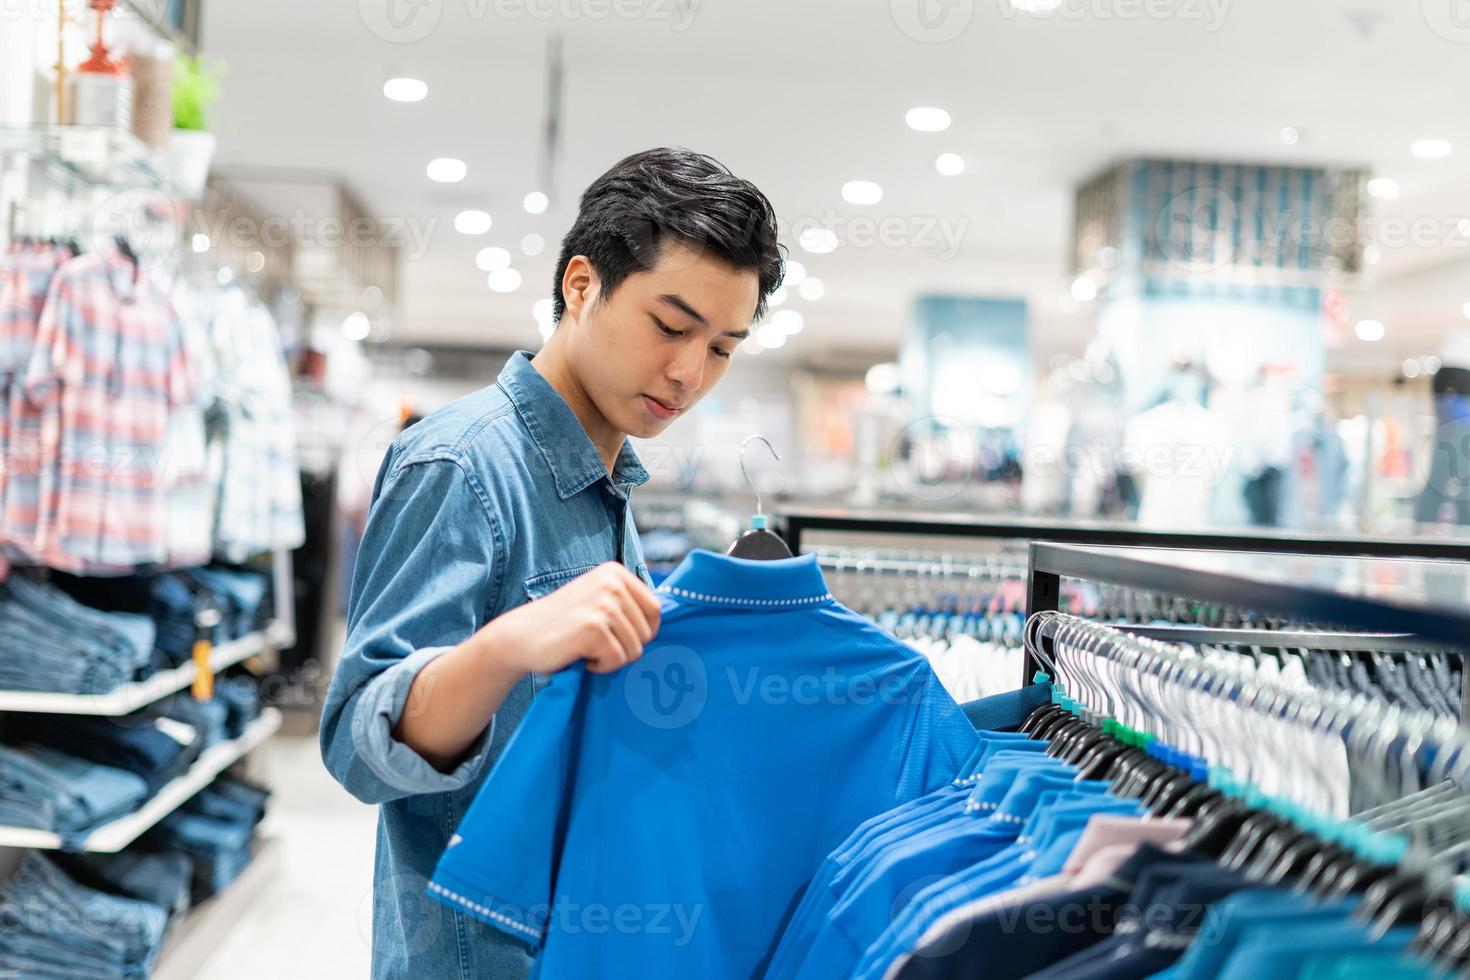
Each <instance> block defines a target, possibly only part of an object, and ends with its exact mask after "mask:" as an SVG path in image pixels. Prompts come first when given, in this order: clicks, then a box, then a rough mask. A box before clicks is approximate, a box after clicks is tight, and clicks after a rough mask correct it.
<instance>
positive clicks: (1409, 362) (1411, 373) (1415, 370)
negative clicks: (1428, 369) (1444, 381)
mask: <svg viewBox="0 0 1470 980" xmlns="http://www.w3.org/2000/svg"><path fill="white" fill-rule="evenodd" d="M1420 370H1422V369H1421V368H1420V366H1419V362H1418V361H1416V360H1414V358H1412V357H1410V358H1407V359H1406V360H1405V361H1404V377H1406V378H1417V377H1419V372H1420Z"/></svg>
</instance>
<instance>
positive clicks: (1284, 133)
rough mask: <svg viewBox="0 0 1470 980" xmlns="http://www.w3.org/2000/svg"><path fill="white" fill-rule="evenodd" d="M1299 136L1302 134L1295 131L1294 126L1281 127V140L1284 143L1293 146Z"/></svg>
mask: <svg viewBox="0 0 1470 980" xmlns="http://www.w3.org/2000/svg"><path fill="white" fill-rule="evenodd" d="M1301 138H1302V134H1301V133H1299V132H1297V130H1296V127H1295V126H1282V127H1281V142H1283V143H1285V144H1286V145H1287V146H1295V145H1296V142H1297V140H1299V139H1301Z"/></svg>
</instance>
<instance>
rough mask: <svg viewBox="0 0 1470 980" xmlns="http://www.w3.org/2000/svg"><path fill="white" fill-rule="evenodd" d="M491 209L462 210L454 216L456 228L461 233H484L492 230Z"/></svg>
mask: <svg viewBox="0 0 1470 980" xmlns="http://www.w3.org/2000/svg"><path fill="white" fill-rule="evenodd" d="M490 224H491V219H490V212H489V211H475V210H470V211H461V212H460V213H459V214H456V215H455V216H454V230H455V231H457V232H459V233H460V234H461V235H483V234H485V232H487V231H489V230H490Z"/></svg>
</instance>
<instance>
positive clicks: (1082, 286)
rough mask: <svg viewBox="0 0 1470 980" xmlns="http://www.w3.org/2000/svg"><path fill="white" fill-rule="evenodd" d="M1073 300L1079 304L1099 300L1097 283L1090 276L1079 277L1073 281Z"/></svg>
mask: <svg viewBox="0 0 1470 980" xmlns="http://www.w3.org/2000/svg"><path fill="white" fill-rule="evenodd" d="M1072 298H1073V299H1075V300H1076V301H1077V302H1079V303H1091V302H1092V301H1093V300H1095V299H1097V283H1095V282H1093V281H1092V279H1091V278H1089V277H1088V276H1078V277H1077V278H1076V279H1073V280H1072Z"/></svg>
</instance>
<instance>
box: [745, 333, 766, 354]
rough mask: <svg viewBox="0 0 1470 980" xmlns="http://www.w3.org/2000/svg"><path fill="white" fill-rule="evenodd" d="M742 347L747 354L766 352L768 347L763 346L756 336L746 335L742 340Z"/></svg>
mask: <svg viewBox="0 0 1470 980" xmlns="http://www.w3.org/2000/svg"><path fill="white" fill-rule="evenodd" d="M740 349H741V350H743V351H744V352H745V353H747V354H764V353H765V351H766V349H765V348H764V347H762V346H761V342H760V341H759V340H756V339H755V337H754V336H751V337H746V338H745V339H744V340H742V341H741V342H740Z"/></svg>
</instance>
